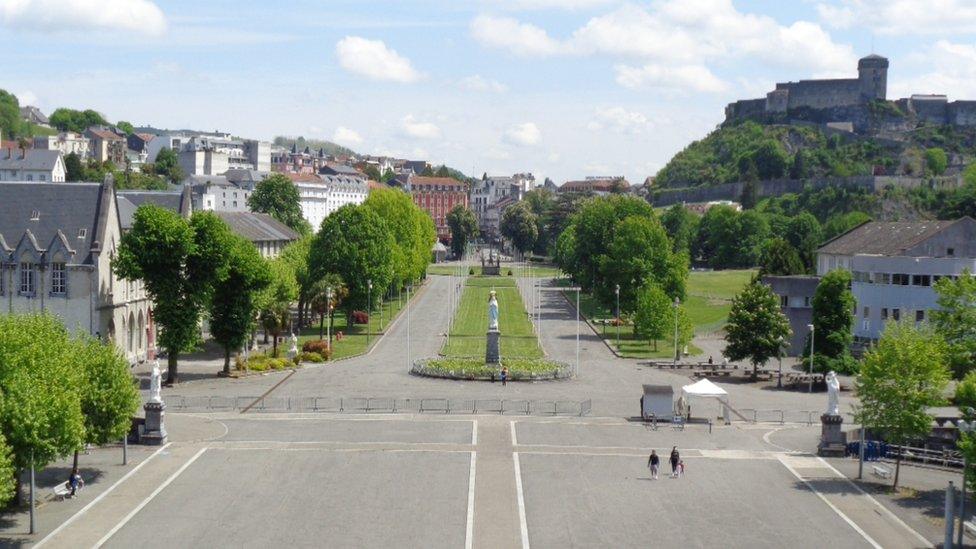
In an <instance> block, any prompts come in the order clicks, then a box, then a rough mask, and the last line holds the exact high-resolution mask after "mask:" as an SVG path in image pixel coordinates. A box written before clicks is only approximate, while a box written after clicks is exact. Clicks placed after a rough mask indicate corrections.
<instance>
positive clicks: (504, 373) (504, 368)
mask: <svg viewBox="0 0 976 549" xmlns="http://www.w3.org/2000/svg"><path fill="white" fill-rule="evenodd" d="M502 385H508V366H502Z"/></svg>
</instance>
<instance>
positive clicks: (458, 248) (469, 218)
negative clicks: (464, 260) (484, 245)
mask: <svg viewBox="0 0 976 549" xmlns="http://www.w3.org/2000/svg"><path fill="white" fill-rule="evenodd" d="M447 226H448V227H449V228H450V229H451V252H453V253H454V255H455V256H457V257H461V254H463V253H464V249H465V248H467V246H468V242H469V241H470V240H471V239H473V238H475V237H477V236H478V219H477V218H475V216H474V212H472V211H471V210H469V209H468V208H465V207H464V206H463V205H461V204H458V205H456V206H454V207H453V208H451V211H450V212H448V213H447Z"/></svg>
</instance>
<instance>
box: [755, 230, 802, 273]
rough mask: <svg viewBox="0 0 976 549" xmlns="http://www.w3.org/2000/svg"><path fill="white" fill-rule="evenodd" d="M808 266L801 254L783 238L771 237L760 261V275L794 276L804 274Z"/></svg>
mask: <svg viewBox="0 0 976 549" xmlns="http://www.w3.org/2000/svg"><path fill="white" fill-rule="evenodd" d="M804 272H806V268H805V267H804V265H803V261H802V260H801V259H800V254H798V253H796V249H794V248H793V246H790V243H789V242H787V241H785V240H783V239H782V238H771V239H769V240H767V241H766V245H765V246H764V247H763V254H762V261H760V267H759V274H760V275H763V276H765V275H774V276H792V275H798V274H803V273H804Z"/></svg>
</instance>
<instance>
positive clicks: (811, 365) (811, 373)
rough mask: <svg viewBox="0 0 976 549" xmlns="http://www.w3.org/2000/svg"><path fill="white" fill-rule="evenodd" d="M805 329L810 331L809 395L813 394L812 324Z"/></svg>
mask: <svg viewBox="0 0 976 549" xmlns="http://www.w3.org/2000/svg"><path fill="white" fill-rule="evenodd" d="M807 329H808V330H810V368H809V371H810V391H809V392H810V393H812V392H813V334H814V330H813V324H807Z"/></svg>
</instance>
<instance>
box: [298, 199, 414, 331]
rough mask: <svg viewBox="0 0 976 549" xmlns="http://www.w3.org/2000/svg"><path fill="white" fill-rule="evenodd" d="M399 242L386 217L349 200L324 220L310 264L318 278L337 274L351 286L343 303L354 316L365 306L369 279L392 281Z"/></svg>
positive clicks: (381, 283)
mask: <svg viewBox="0 0 976 549" xmlns="http://www.w3.org/2000/svg"><path fill="white" fill-rule="evenodd" d="M395 245H396V243H395V241H394V239H393V234H392V233H391V231H390V229H389V227H388V226H387V224H386V221H385V220H384V219H383V218H382V217H380V216H379V214H377V213H376V212H375V211H373V210H372V209H369V208H366V207H364V206H362V205H359V206H357V205H353V204H347V205H345V206H343V207H341V208H339V209H338V210H336V211H335V212H333V213H332V215H330V216H329V217H327V218H325V220H324V221H323V222H322V228H321V229H319V232H318V235H316V237H315V241H314V242H313V243H312V250H311V255H310V259H309V264H310V267H311V269H312V272H314V273H315V277H316V278H322V277H324V276H325V275H327V274H330V273H332V274H336V275H339V277H341V278H342V281H343V283H344V284H345V286H346V288H348V290H349V295H348V297H347V298H346V299H345V300H344V302H343V306H344V307H345V310H346V316H347V318H349V319H350V320H351V318H352V312H353V311H354V310H356V309H366V306H367V300H368V293H369V291H368V282H370V281H371V282H372V283H373V286H374V287H378V288H387V287H389V286H390V283H391V282H392V281H393V277H394V273H393V267H394V265H393V258H392V256H391V254H390V250H392V249H393V248H394V246H395Z"/></svg>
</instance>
